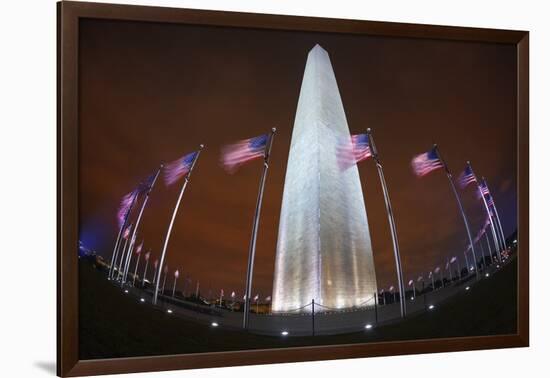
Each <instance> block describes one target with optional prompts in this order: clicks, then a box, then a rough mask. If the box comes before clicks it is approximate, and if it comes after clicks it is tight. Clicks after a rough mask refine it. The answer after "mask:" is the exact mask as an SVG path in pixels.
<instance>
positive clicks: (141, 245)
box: [136, 242, 143, 255]
mask: <svg viewBox="0 0 550 378" xmlns="http://www.w3.org/2000/svg"><path fill="white" fill-rule="evenodd" d="M142 248H143V242H141V244H140V245H138V247H137V249H136V255H139V254H140V253H141V249H142Z"/></svg>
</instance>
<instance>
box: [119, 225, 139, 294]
mask: <svg viewBox="0 0 550 378" xmlns="http://www.w3.org/2000/svg"><path fill="white" fill-rule="evenodd" d="M135 237H136V235H135V234H133V239H130V243H128V249H127V250H126V252H125V253H124V254H123V255H122V259H121V260H120V268H119V271H118V277H119V278H120V282H121V287H122V283H123V282H124V274H125V272H126V263H127V262H128V256H129V255H131V254H132V251H133V249H134V244H135V243H136V238H135Z"/></svg>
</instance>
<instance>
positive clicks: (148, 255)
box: [145, 251, 151, 261]
mask: <svg viewBox="0 0 550 378" xmlns="http://www.w3.org/2000/svg"><path fill="white" fill-rule="evenodd" d="M150 256H151V251H149V252H147V253H146V254H145V261H149V257H150Z"/></svg>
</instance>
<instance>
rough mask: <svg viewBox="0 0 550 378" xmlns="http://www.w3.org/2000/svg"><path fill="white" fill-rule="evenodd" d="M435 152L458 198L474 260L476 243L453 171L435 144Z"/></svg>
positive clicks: (477, 275)
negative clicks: (473, 239)
mask: <svg viewBox="0 0 550 378" xmlns="http://www.w3.org/2000/svg"><path fill="white" fill-rule="evenodd" d="M434 148H435V151H436V153H437V156H438V157H439V160H440V161H441V163H443V167H444V168H445V172H446V173H447V178H448V179H449V184H450V185H451V189H452V190H453V193H454V195H455V198H456V203H457V205H458V208H459V210H460V214H461V215H462V220H463V221H464V226H465V227H466V233H467V234H468V240H469V241H470V247H471V248H472V255H473V256H474V259H475V257H476V255H475V249H474V243H473V242H472V234H471V232H470V226H469V225H468V218H466V213H465V212H464V207H463V206H462V201H461V200H460V197H459V196H458V191H457V190H456V186H455V183H454V181H453V175H452V174H451V171H450V170H449V167H448V166H447V163H446V162H445V160H444V159H443V156H442V155H441V151H439V147H438V146H437V144H434ZM475 268H476V269H475V270H476V278H479V272H478V270H477V266H476V267H475Z"/></svg>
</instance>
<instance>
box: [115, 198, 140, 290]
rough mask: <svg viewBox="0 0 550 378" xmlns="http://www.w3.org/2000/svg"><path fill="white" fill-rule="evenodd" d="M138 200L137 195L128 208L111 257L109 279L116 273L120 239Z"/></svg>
mask: <svg viewBox="0 0 550 378" xmlns="http://www.w3.org/2000/svg"><path fill="white" fill-rule="evenodd" d="M137 198H138V195H137V194H136V195H135V196H134V198H133V199H132V204H131V205H130V207H129V208H128V212H127V213H126V215H125V216H124V221H123V222H122V226H121V227H120V230H119V231H118V236H117V239H116V243H115V248H114V249H113V255H112V256H111V266H110V267H109V278H110V279H112V278H113V271H114V265H115V263H116V259H117V258H118V251H119V247H120V238H121V236H122V233H123V231H124V229H125V228H126V225H127V223H128V219H129V218H130V213H131V212H132V209H133V208H134V204H135V203H136V200H137Z"/></svg>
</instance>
